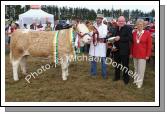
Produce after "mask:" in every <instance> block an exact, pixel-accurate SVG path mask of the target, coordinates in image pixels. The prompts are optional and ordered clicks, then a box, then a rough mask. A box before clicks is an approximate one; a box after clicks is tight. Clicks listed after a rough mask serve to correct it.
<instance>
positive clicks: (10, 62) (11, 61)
mask: <svg viewBox="0 0 167 114" xmlns="http://www.w3.org/2000/svg"><path fill="white" fill-rule="evenodd" d="M9 56H10V63H12V50H10V54H9Z"/></svg>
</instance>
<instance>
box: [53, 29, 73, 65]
mask: <svg viewBox="0 0 167 114" xmlns="http://www.w3.org/2000/svg"><path fill="white" fill-rule="evenodd" d="M62 31H63V32H62V33H63V34H62V35H63V36H64V37H62V36H60V33H59V32H60V31H56V32H55V36H54V39H53V62H54V63H55V65H56V64H58V63H59V61H60V60H61V58H60V56H59V51H61V52H62V53H64V52H63V51H64V50H63V49H61V48H62V45H61V46H60V43H65V44H64V46H68V50H69V53H68V54H69V55H70V56H69V57H72V58H71V59H74V60H76V51H75V45H74V44H75V38H74V32H73V29H66V30H62ZM67 36H69V37H67ZM62 40H66V42H63V41H62Z"/></svg>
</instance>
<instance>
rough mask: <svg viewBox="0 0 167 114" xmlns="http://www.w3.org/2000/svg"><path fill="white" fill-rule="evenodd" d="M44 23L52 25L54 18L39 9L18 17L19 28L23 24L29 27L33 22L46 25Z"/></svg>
mask: <svg viewBox="0 0 167 114" xmlns="http://www.w3.org/2000/svg"><path fill="white" fill-rule="evenodd" d="M46 21H49V22H51V24H54V16H53V15H52V14H49V13H47V12H45V11H43V10H41V9H30V10H28V11H27V12H25V13H23V14H20V15H19V25H20V27H23V25H24V24H27V25H31V24H32V23H33V22H37V23H41V24H46Z"/></svg>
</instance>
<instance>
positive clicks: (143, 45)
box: [131, 30, 152, 59]
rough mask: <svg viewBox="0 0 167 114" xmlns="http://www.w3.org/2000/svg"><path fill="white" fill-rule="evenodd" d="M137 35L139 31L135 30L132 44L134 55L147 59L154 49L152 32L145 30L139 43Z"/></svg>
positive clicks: (134, 56)
mask: <svg viewBox="0 0 167 114" xmlns="http://www.w3.org/2000/svg"><path fill="white" fill-rule="evenodd" d="M136 35H137V32H133V42H132V46H131V55H132V57H133V58H137V59H146V57H150V56H151V51H152V38H151V33H150V32H149V31H146V30H144V33H143V35H142V36H141V38H140V43H139V44H138V43H137V42H136Z"/></svg>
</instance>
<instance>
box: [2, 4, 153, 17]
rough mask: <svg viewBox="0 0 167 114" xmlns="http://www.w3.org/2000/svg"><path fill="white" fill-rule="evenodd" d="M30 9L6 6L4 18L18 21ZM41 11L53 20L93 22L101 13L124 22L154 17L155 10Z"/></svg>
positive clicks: (50, 8) (51, 8)
mask: <svg viewBox="0 0 167 114" xmlns="http://www.w3.org/2000/svg"><path fill="white" fill-rule="evenodd" d="M29 9H30V5H25V6H23V7H22V6H21V5H6V6H5V18H6V19H10V20H18V18H19V14H21V13H24V12H26V11H28V10H29ZM41 9H42V10H44V11H46V12H47V13H50V14H53V15H54V16H55V19H81V20H95V19H96V13H102V14H104V16H105V17H112V18H118V17H119V16H120V15H124V16H125V18H126V20H132V19H137V18H139V17H148V16H151V17H154V16H155V10H154V9H152V10H151V9H150V12H147V13H146V12H143V11H141V10H140V9H136V10H128V9H127V10H121V9H113V8H112V6H111V9H98V10H97V11H95V10H94V9H88V8H80V7H77V8H71V7H58V6H55V5H42V6H41Z"/></svg>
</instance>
